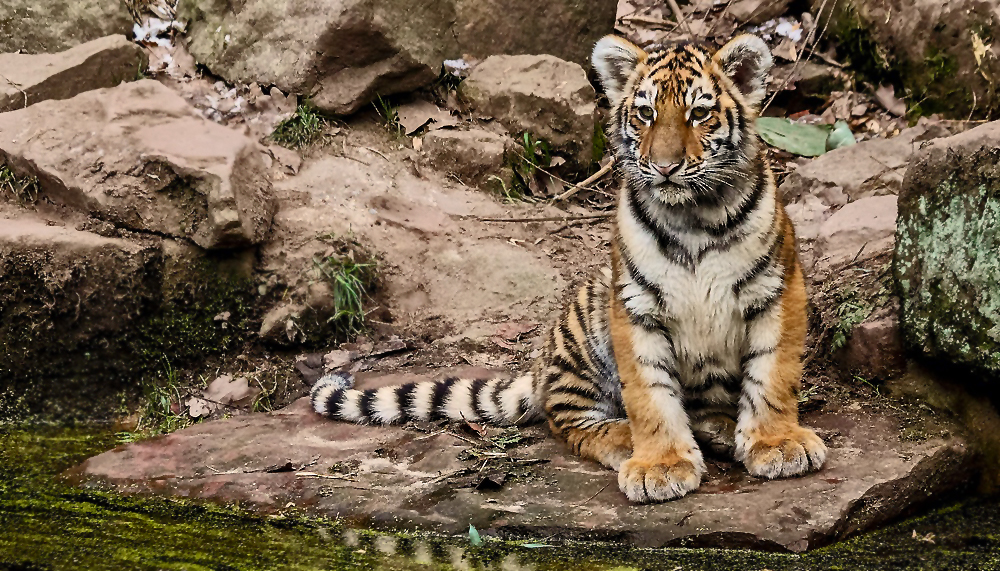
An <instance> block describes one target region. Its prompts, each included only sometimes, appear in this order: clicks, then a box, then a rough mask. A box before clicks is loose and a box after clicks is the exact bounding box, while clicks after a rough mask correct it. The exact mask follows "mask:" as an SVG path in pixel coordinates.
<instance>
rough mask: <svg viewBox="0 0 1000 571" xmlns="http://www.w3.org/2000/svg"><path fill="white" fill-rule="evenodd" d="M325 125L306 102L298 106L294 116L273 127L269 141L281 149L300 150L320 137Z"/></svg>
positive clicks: (323, 120) (316, 112) (322, 119)
mask: <svg viewBox="0 0 1000 571" xmlns="http://www.w3.org/2000/svg"><path fill="white" fill-rule="evenodd" d="M326 123H327V121H326V119H324V118H323V116H322V115H320V114H319V112H318V111H317V110H316V109H315V108H314V107H313V106H312V105H310V104H309V103H308V102H307V103H304V104H302V105H299V106H298V108H297V109H296V110H295V114H294V115H292V116H291V117H289V118H288V119H285V120H284V121H282V122H281V123H279V124H278V126H277V127H275V129H274V132H273V133H271V140H272V141H274V142H275V143H278V144H279V145H281V146H283V147H288V148H290V149H301V148H302V147H305V146H308V145H311V144H312V143H315V142H316V141H318V140H319V139H320V137H322V135H323V128H324V127H326Z"/></svg>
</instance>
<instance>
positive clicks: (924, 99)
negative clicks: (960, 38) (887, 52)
mask: <svg viewBox="0 0 1000 571" xmlns="http://www.w3.org/2000/svg"><path fill="white" fill-rule="evenodd" d="M958 71H959V69H958V60H957V59H956V58H955V57H954V56H953V55H951V54H949V53H948V52H946V51H944V50H942V49H940V48H937V47H935V46H929V47H928V48H927V53H926V55H925V57H924V61H923V62H919V63H912V62H911V63H908V64H906V65H905V66H904V77H905V81H904V82H903V83H904V86H905V88H906V92H907V99H908V100H909V102H910V104H909V108H908V109H907V113H908V116H909V118H910V119H911V120H913V121H915V120H916V119H917V118H919V117H921V116H924V115H931V114H934V113H941V114H944V115H946V116H949V117H951V116H955V115H956V114H961V113H967V112H968V111H969V110H970V109H971V107H972V93H971V92H970V91H969V90H968V88H967V87H966V86H963V85H960V84H959V83H957V82H956V81H955V78H956V77H957V76H958Z"/></svg>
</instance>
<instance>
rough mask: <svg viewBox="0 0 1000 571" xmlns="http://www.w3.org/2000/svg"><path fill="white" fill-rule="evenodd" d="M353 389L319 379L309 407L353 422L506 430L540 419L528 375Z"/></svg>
mask: <svg viewBox="0 0 1000 571" xmlns="http://www.w3.org/2000/svg"><path fill="white" fill-rule="evenodd" d="M353 386H354V379H353V377H351V376H348V375H343V374H340V373H332V374H329V375H326V376H324V377H323V378H321V379H320V380H318V381H316V384H315V385H313V388H312V392H311V395H310V397H311V399H312V405H313V409H315V410H316V412H318V413H319V414H322V415H323V416H328V417H330V418H333V419H336V420H345V421H348V422H355V423H358V424H400V423H404V422H407V421H410V420H423V421H430V420H440V419H447V420H468V421H470V422H484V423H487V424H493V425H498V426H506V425H511V424H530V423H532V422H535V421H537V420H538V419H540V418H541V417H542V410H541V407H540V406H539V404H538V402H537V401H536V399H535V393H534V383H533V382H532V375H531V374H525V375H522V376H520V377H517V378H514V379H459V378H455V377H452V378H448V379H444V380H441V381H424V382H418V383H409V384H405V385H398V386H390V387H382V388H378V389H368V390H363V391H362V390H355V389H353V388H351V387H353Z"/></svg>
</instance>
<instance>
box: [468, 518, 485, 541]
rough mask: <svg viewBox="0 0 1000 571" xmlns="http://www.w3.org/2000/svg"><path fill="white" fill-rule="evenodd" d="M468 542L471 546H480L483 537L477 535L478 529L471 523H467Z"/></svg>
mask: <svg viewBox="0 0 1000 571" xmlns="http://www.w3.org/2000/svg"><path fill="white" fill-rule="evenodd" d="M469 543H471V544H472V546H473V547H480V546H481V545H482V544H483V538H482V537H480V536H479V530H477V529H476V526H474V525H472V524H471V523H470V524H469Z"/></svg>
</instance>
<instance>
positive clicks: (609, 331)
mask: <svg viewBox="0 0 1000 571" xmlns="http://www.w3.org/2000/svg"><path fill="white" fill-rule="evenodd" d="M592 63H593V66H594V69H595V70H596V71H597V73H598V75H599V78H600V81H601V83H602V84H603V86H604V91H605V93H606V94H607V96H608V98H609V99H610V101H611V104H612V107H613V116H612V119H611V122H610V133H609V140H610V142H611V145H612V146H613V149H614V153H615V165H616V168H617V170H618V174H619V175H620V176H621V178H623V181H624V182H623V185H622V187H621V190H620V192H619V194H618V210H617V214H616V225H615V226H616V228H615V231H614V235H613V239H612V247H611V268H610V271H605V272H604V273H602V274H600V275H597V276H595V277H594V278H592V279H591V280H590V281H589V282H588V283H586V284H584V285H583V286H582V287H580V288H579V289H578V290H576V291H575V293H574V294H572V295H571V296H570V297H569V298H568V299H567V300H566V304H565V308H564V309H563V311H562V314H561V315H560V317H559V320H558V322H556V324H555V325H554V326H553V327H552V329H551V331H550V332H549V334H548V336H547V338H546V341H545V344H544V348H543V351H542V353H541V356H539V357H538V358H537V360H536V361H535V362H534V364H533V366H532V367H531V369H530V371H528V372H526V373H524V374H522V375H520V376H517V377H515V378H513V379H502V380H501V379H489V380H487V379H475V378H471V379H458V378H450V379H446V380H443V381H437V382H422V383H415V384H407V385H402V386H397V387H385V388H380V389H374V390H366V391H358V390H352V389H351V388H350V387H351V384H352V383H351V379H350V378H348V377H344V376H337V375H329V376H327V377H324V379H321V380H320V381H319V382H317V384H316V385H315V386H314V387H313V390H312V404H313V406H314V408H315V410H316V411H317V412H318V413H320V414H323V415H326V416H329V417H331V418H335V419H339V420H346V421H351V422H362V423H367V422H374V423H386V424H389V423H400V422H405V421H407V420H410V419H417V420H433V419H439V418H446V419H454V420H462V419H465V420H469V421H476V422H487V423H494V424H500V425H505V424H524V423H529V422H533V421H536V420H538V419H540V418H542V417H544V418H545V419H547V420H548V424H549V427H550V428H551V430H552V433H553V434H555V435H556V436H558V437H559V438H561V439H563V440H565V441H566V443H567V444H568V445H569V447H570V448H572V450H573V451H574V452H575V453H577V454H579V455H581V456H583V457H585V458H590V459H593V460H596V461H598V462H600V463H601V464H604V465H605V466H607V467H609V468H611V469H613V470H617V471H618V483H619V486H620V488H621V490H622V491H623V492H624V493H625V495H626V496H627V497H628V498H629V499H630V500H632V501H633V502H659V501H665V500H670V499H673V498H679V497H681V496H684V495H685V494H687V493H688V492H690V491H692V490H694V489H696V488H697V487H698V485H699V484H700V482H701V478H702V476H703V475H704V473H705V461H704V459H703V456H702V450H701V448H700V447H699V442H701V444H702V445H703V446H705V447H706V448H708V449H710V450H712V451H715V452H717V453H723V454H728V455H730V456H732V457H734V458H735V459H736V460H738V461H740V462H742V463H743V464H744V465H745V466H746V468H747V470H748V471H749V472H750V473H751V474H753V475H755V476H759V477H764V478H779V477H786V476H796V475H800V474H804V473H806V472H808V471H810V470H815V469H818V468H819V467H820V466H822V464H823V461H824V460H825V458H826V447H825V445H824V444H823V441H822V440H820V439H819V437H817V436H816V434H815V433H814V432H813V431H812V430H810V429H808V428H805V427H803V426H800V425H799V422H798V391H799V386H800V376H801V373H802V362H801V357H802V353H803V349H804V343H805V336H806V293H805V287H804V283H803V278H802V269H801V266H800V265H799V261H798V256H797V253H796V244H795V234H794V231H793V229H792V223H791V221H790V220H789V219H788V216H787V215H786V214H785V211H784V208H783V207H782V205H781V202H780V201H779V200H778V197H777V196H776V192H775V185H774V177H773V175H772V172H771V168H770V166H769V164H768V162H767V159H766V158H765V156H764V153H763V152H762V148H761V143H760V142H759V139H758V136H757V134H756V132H755V131H754V119H755V117H756V115H757V112H758V109H759V106H760V104H761V101H762V99H763V97H764V94H765V82H766V78H767V74H768V71H769V70H770V68H771V63H772V61H771V54H770V52H769V50H768V48H767V46H766V45H765V44H764V42H763V41H762V40H760V39H759V38H757V37H755V36H750V35H743V36H739V37H737V38H735V39H733V40H732V41H730V42H729V43H728V44H726V45H725V46H723V47H722V48H721V49H720V50H719V51H718V52H717V53H715V54H712V53H710V52H708V51H706V50H705V49H704V48H701V47H697V46H695V45H680V46H675V47H666V46H651V47H650V48H649V49H648V50H643V49H642V48H639V47H638V46H635V45H633V44H631V43H629V42H628V41H625V40H623V39H621V38H618V37H614V36H607V37H605V38H603V39H601V40H600V41H599V42H598V43H597V45H596V47H595V49H594V53H593V56H592Z"/></svg>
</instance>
